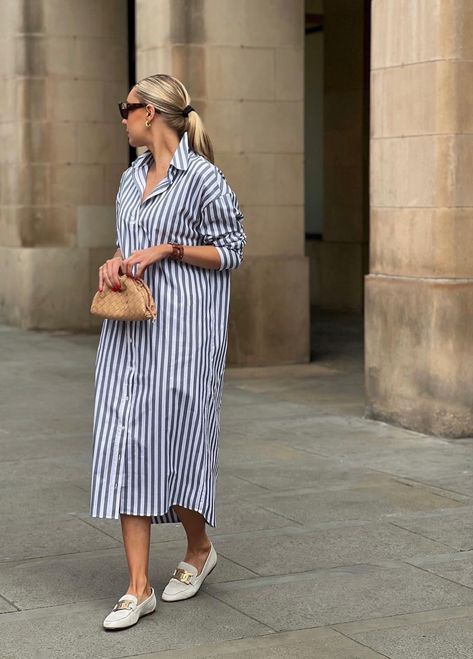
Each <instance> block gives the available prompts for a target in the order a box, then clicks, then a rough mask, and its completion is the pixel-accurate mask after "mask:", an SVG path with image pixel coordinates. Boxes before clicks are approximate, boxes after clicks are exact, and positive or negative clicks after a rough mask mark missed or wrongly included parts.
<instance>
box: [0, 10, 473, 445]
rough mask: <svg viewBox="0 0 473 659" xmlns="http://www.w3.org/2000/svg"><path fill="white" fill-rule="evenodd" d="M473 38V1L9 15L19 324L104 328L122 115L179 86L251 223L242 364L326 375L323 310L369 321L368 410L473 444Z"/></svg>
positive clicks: (124, 150) (3, 125)
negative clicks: (102, 283)
mask: <svg viewBox="0 0 473 659" xmlns="http://www.w3.org/2000/svg"><path fill="white" fill-rule="evenodd" d="M472 35H473V6H472V4H471V3H470V2H468V1H467V0H371V2H370V0H306V1H305V2H304V0H134V1H133V0H81V1H80V2H78V1H77V0H23V1H21V2H20V1H18V0H2V2H1V3H0V53H1V57H0V67H1V70H0V74H1V78H2V87H3V99H4V100H3V107H2V112H1V114H0V130H1V138H2V146H3V148H2V153H1V154H0V159H1V166H0V172H1V180H0V195H1V199H0V201H1V213H0V268H1V272H2V277H1V278H0V310H1V314H2V319H3V320H4V322H7V323H9V324H14V325H18V326H20V327H23V328H45V329H72V330H80V331H84V330H86V331H97V330H98V328H99V327H100V321H99V320H98V319H97V318H95V317H93V316H91V315H90V314H89V307H90V301H91V298H92V296H93V294H94V292H95V290H96V288H97V281H98V276H97V270H98V266H99V265H100V264H101V263H103V261H104V260H105V259H107V258H110V256H111V255H112V254H113V252H114V241H115V215H114V213H115V195H116V192H117V187H118V182H119V179H120V175H121V173H122V172H123V170H124V168H126V166H127V165H128V164H129V162H130V161H131V160H132V159H133V158H134V157H135V156H136V154H135V153H134V152H133V150H130V149H129V147H128V143H127V140H126V136H125V134H124V130H123V127H122V125H121V122H120V117H119V114H118V110H117V102H118V101H119V100H124V99H125V98H126V95H127V93H128V91H129V89H130V87H131V86H132V84H133V83H134V82H135V81H136V80H139V79H140V78H142V77H145V76H147V75H151V74H154V73H159V72H165V73H170V74H172V75H175V76H177V77H178V78H180V79H181V80H182V81H183V82H184V84H185V85H186V86H187V88H188V89H189V92H190V94H191V97H192V104H193V105H194V107H195V108H196V109H197V110H198V111H199V112H200V113H201V114H202V116H203V118H204V121H205V123H206V126H207V128H208V130H209V133H210V135H211V137H212V138H213V141H214V144H215V147H216V163H217V164H218V165H219V166H220V167H221V168H222V170H223V171H224V173H225V175H226V177H227V178H228V180H229V183H230V185H231V186H232V187H233V188H234V189H235V191H236V192H237V194H238V197H239V200H240V204H241V207H242V210H243V212H244V214H245V229H246V231H247V234H248V245H247V248H246V252H245V260H244V264H243V265H242V267H241V268H240V269H238V270H237V271H235V272H234V273H232V307H231V319H230V327H229V338H230V345H229V355H228V361H229V364H234V365H264V364H288V363H301V362H307V361H309V359H310V356H311V346H310V316H311V314H310V310H311V307H312V309H313V310H315V313H317V309H332V310H339V311H350V312H352V313H355V314H359V316H360V318H361V317H363V316H364V325H365V377H366V397H367V414H368V415H369V416H372V417H374V418H381V419H385V420H387V421H390V422H393V423H399V424H402V425H405V426H407V427H410V428H414V429H418V430H423V431H425V432H432V433H441V434H445V435H451V436H462V435H467V434H472V430H473V397H472V381H473V367H472V365H471V364H472V359H471V346H472V338H473V336H472V330H471V327H472V318H471V314H472V310H473V300H472V297H473V259H472V257H471V250H470V239H469V238H468V236H469V230H470V228H472V226H473V225H472V223H471V220H472V210H471V206H472V197H473V187H472V185H471V183H470V180H471V173H472V168H473V161H472V158H471V141H472V129H473V113H472V112H471V91H470V90H471V88H472V85H471V72H472V67H473V64H472V57H471V55H472V52H471V51H472V50H473V41H472V39H471V37H472Z"/></svg>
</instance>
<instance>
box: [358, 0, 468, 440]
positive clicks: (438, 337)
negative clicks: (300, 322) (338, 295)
mask: <svg viewBox="0 0 473 659" xmlns="http://www.w3.org/2000/svg"><path fill="white" fill-rule="evenodd" d="M472 37H473V6H472V4H471V2H469V1H468V0H397V2H392V1H391V0H373V4H372V74H371V75H372V102H371V107H372V117H371V254H370V274H369V275H368V276H367V277H366V391H367V414H368V416H370V417H372V418H377V419H384V420H386V421H389V422H391V423H394V424H398V425H402V426H405V427H408V428H412V429H414V430H418V431H421V432H426V433H431V434H434V435H443V436H449V437H462V436H471V435H472V434H473V359H472V352H473V257H472V249H471V245H472V243H473V186H472V183H471V181H472V179H473V159H472V157H471V153H472V146H473V113H472V111H471V108H472V91H471V90H472V84H471V83H472V79H473V61H472V60H473V39H472Z"/></svg>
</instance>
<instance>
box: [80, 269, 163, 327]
mask: <svg viewBox="0 0 473 659" xmlns="http://www.w3.org/2000/svg"><path fill="white" fill-rule="evenodd" d="M119 279H120V290H119V291H114V290H112V289H111V288H109V287H108V286H106V285H104V287H103V290H102V292H100V291H97V293H95V295H94V299H93V300H92V305H91V307H90V313H93V314H95V315H96V316H102V318H110V319H111V320H153V321H154V320H155V319H156V313H157V312H156V304H155V302H154V300H153V296H152V295H151V291H150V290H149V288H148V286H147V285H146V284H145V282H144V281H143V280H142V279H139V278H137V279H135V278H133V277H129V276H128V275H120V277H119Z"/></svg>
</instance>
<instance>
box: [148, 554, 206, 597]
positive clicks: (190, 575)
mask: <svg viewBox="0 0 473 659" xmlns="http://www.w3.org/2000/svg"><path fill="white" fill-rule="evenodd" d="M216 564H217V552H216V551H215V549H214V546H213V545H212V544H211V546H210V551H209V555H208V556H207V560H206V561H205V564H204V567H203V568H202V571H201V573H200V574H198V573H197V568H196V567H194V566H193V565H191V564H190V563H186V562H185V561H181V562H180V563H179V565H178V566H177V568H176V569H175V570H174V573H173V575H172V577H171V579H170V581H169V583H168V585H167V586H166V588H165V589H164V590H163V594H162V595H161V599H163V600H164V601H165V602H176V601H177V600H185V599H188V598H189V597H193V596H194V595H195V594H196V593H197V591H198V590H199V588H200V587H201V585H202V583H203V581H204V579H205V577H207V576H208V575H209V574H210V573H211V572H212V570H213V569H214V567H215V566H216Z"/></svg>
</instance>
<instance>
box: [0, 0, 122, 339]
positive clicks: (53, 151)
mask: <svg viewBox="0 0 473 659" xmlns="http://www.w3.org/2000/svg"><path fill="white" fill-rule="evenodd" d="M127 34H128V31H127V3H126V0H100V1H99V2H98V1H97V0H80V2H77V0H24V1H23V2H17V1H16V0H5V1H4V2H1V3H0V54H1V56H0V76H1V81H2V89H3V94H2V96H3V105H2V111H1V112H0V122H1V123H0V138H1V142H2V152H1V154H0V174H1V178H0V268H1V273H2V275H3V276H2V277H1V278H0V314H1V316H2V319H3V320H5V321H6V322H9V323H12V324H15V325H19V326H21V327H24V328H52V329H53V328H72V329H87V328H89V327H95V326H97V325H98V324H99V320H97V319H95V318H94V317H92V316H90V314H89V308H90V302H91V298H92V295H93V293H94V292H95V290H96V289H97V283H98V275H97V268H98V265H99V264H100V263H101V262H103V260H104V259H105V258H108V257H109V256H110V255H111V254H113V252H114V251H115V247H114V245H115V195H116V192H117V189H118V182H119V177H120V174H121V172H122V171H123V170H124V169H125V168H126V167H127V163H128V142H127V139H126V135H124V134H123V127H122V126H121V124H120V116H119V114H118V109H117V105H116V104H117V102H118V101H119V100H121V99H123V98H124V97H125V96H126V94H127V92H128V50H127Z"/></svg>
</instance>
